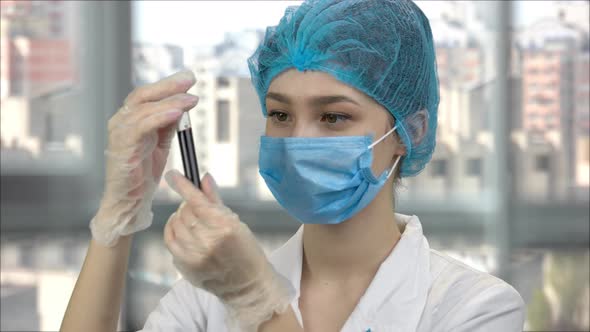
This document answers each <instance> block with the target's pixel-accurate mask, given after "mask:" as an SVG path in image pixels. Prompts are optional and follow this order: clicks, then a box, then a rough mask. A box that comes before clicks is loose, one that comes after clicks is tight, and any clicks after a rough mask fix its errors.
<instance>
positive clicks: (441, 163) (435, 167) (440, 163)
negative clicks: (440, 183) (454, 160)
mask: <svg viewBox="0 0 590 332" xmlns="http://www.w3.org/2000/svg"><path fill="white" fill-rule="evenodd" d="M446 175H447V161H446V160H445V159H439V160H433V161H432V177H444V176H446Z"/></svg>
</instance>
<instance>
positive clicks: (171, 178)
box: [164, 169, 181, 192]
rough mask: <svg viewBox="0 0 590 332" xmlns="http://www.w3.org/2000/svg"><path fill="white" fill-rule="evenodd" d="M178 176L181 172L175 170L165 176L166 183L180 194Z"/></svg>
mask: <svg viewBox="0 0 590 332" xmlns="http://www.w3.org/2000/svg"><path fill="white" fill-rule="evenodd" d="M178 175H181V174H180V172H179V171H177V170H175V169H171V170H169V171H168V172H166V174H164V179H165V180H166V183H168V185H169V186H170V188H172V190H174V191H176V192H178V186H177V185H176V181H177V179H178Z"/></svg>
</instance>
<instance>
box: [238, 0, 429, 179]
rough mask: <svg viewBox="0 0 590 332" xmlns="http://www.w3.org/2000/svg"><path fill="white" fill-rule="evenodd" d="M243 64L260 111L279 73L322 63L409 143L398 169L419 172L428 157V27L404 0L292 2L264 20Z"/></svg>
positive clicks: (315, 68) (319, 68)
mask: <svg viewBox="0 0 590 332" xmlns="http://www.w3.org/2000/svg"><path fill="white" fill-rule="evenodd" d="M248 67H249V69H250V74H251V78H252V83H253V85H254V88H255V89H256V91H257V93H258V96H259V98H260V104H261V106H262V112H263V114H264V116H266V115H267V111H266V103H265V98H266V93H267V91H268V87H269V85H270V83H271V81H272V80H273V79H274V78H275V77H276V76H277V75H279V74H280V73H282V72H284V71H286V70H288V69H291V68H296V69H297V70H300V71H306V70H312V71H321V72H325V73H328V74H331V75H333V76H334V77H335V78H336V79H337V80H339V81H341V82H343V83H346V84H348V85H350V86H352V87H354V88H356V89H358V90H360V91H362V92H364V93H365V94H367V95H368V96H370V97H372V98H373V99H374V100H375V101H377V102H378V103H379V104H381V105H382V106H383V107H385V108H386V109H387V110H388V111H389V112H390V113H391V114H392V115H393V117H394V118H395V121H396V124H397V125H398V131H397V132H398V135H399V137H400V139H401V140H402V142H403V144H404V145H405V147H406V155H405V156H404V158H403V159H402V163H401V169H400V176H402V177H406V176H413V175H416V174H418V173H419V172H420V171H421V170H422V169H423V168H424V166H425V165H426V163H427V162H428V161H429V160H430V158H431V157H432V153H433V151H434V146H435V139H436V121H437V120H436V119H437V109H438V102H439V92H438V79H437V75H436V62H435V54H434V46H433V41H432V32H431V31H430V24H429V22H428V19H427V18H426V16H425V15H424V14H423V13H422V11H421V10H420V9H419V8H418V7H417V6H416V5H415V4H414V3H413V2H411V1H409V0H342V1H336V0H308V1H305V2H304V3H302V4H301V5H300V6H295V7H289V8H287V10H286V11H285V14H284V16H283V18H282V19H281V20H280V22H279V24H278V25H277V26H271V27H268V28H267V30H266V35H265V37H264V41H263V42H262V43H261V44H260V45H259V46H258V48H257V49H256V51H255V53H254V54H253V55H252V56H251V57H250V58H249V59H248Z"/></svg>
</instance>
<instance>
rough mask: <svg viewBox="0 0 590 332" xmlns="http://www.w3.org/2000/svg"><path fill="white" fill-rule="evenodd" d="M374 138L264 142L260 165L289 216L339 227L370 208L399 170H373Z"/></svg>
mask: <svg viewBox="0 0 590 332" xmlns="http://www.w3.org/2000/svg"><path fill="white" fill-rule="evenodd" d="M396 128H397V127H394V128H393V129H391V130H390V131H389V132H387V133H386V134H385V135H383V137H381V138H380V139H379V140H377V141H376V142H375V143H372V144H371V141H372V138H371V136H340V137H269V136H262V137H261V138H260V155H259V160H258V166H259V168H260V175H262V178H264V181H265V182H266V185H267V186H268V188H269V189H270V191H271V192H272V194H273V195H274V197H275V198H276V200H277V201H278V202H279V204H281V206H282V207H283V208H285V209H286V210H287V212H288V213H289V214H291V215H292V216H293V217H295V218H296V219H298V220H299V221H301V222H302V223H310V224H338V223H341V222H343V221H345V220H347V219H349V218H350V217H352V216H353V215H355V214H356V213H357V212H359V211H360V210H362V209H363V208H364V207H366V206H367V205H368V204H369V203H370V202H371V201H372V200H373V199H374V198H375V196H376V195H377V193H378V192H379V190H381V188H382V187H383V185H384V184H385V182H386V181H387V179H388V178H389V176H391V174H392V173H393V171H394V170H395V167H396V166H397V164H398V162H399V160H400V158H401V156H398V158H397V159H396V161H395V163H394V164H393V166H392V167H391V169H390V170H386V171H384V172H383V173H382V174H381V176H379V177H378V178H377V177H375V176H374V175H373V172H372V171H371V164H372V161H373V153H372V150H373V146H375V145H376V144H377V143H379V142H381V141H382V140H383V139H384V138H385V137H387V136H388V135H390V134H391V133H393V132H394V131H395V129H396Z"/></svg>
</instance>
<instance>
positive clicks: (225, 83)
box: [217, 76, 229, 88]
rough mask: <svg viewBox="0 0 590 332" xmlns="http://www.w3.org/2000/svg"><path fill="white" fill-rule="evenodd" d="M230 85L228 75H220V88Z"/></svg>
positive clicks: (218, 84) (218, 83) (218, 81)
mask: <svg viewBox="0 0 590 332" xmlns="http://www.w3.org/2000/svg"><path fill="white" fill-rule="evenodd" d="M228 86H229V79H228V78H227V77H223V76H219V77H218V78H217V87H218V88H227V87H228Z"/></svg>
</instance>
